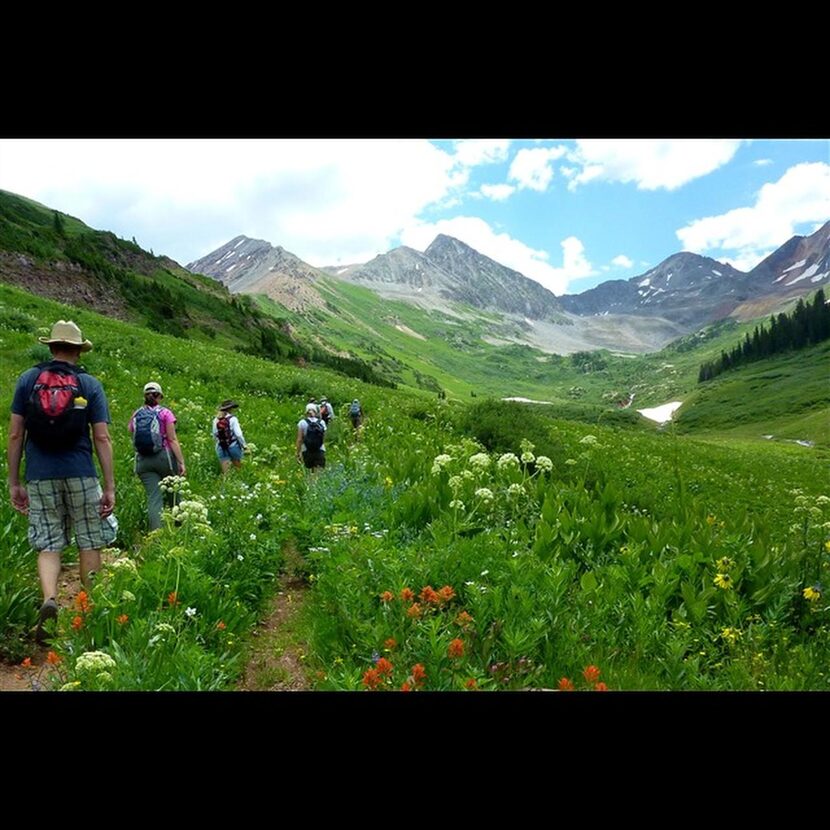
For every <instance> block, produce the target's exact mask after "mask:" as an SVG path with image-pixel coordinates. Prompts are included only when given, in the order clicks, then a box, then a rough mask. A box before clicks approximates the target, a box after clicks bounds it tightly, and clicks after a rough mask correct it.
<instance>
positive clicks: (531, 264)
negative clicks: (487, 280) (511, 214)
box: [401, 216, 597, 295]
mask: <svg viewBox="0 0 830 830" xmlns="http://www.w3.org/2000/svg"><path fill="white" fill-rule="evenodd" d="M439 233H443V234H446V235H447V236H453V237H455V238H456V239H460V240H461V241H462V242H465V243H466V244H467V245H469V246H470V247H472V248H475V249H476V250H477V251H478V252H479V253H482V254H484V255H485V256H488V257H490V259H494V260H496V262H500V263H501V264H502V265H506V266H507V267H508V268H513V269H514V270H516V271H519V272H521V273H522V274H524V275H525V276H526V277H530V278H531V279H534V280H536V281H537V282H540V283H541V284H542V285H544V286H545V288H548V289H549V290H551V291H553V293H554V294H557V295H559V294H564V293H565V292H566V291H567V288H568V282H569V281H570V280H574V279H579V278H580V277H589V276H593V275H595V274H596V273H597V272H596V271H595V270H594V268H593V266H592V265H591V263H590V262H589V261H588V259H587V257H586V256H585V246H584V245H583V244H582V242H581V241H580V240H579V239H577V238H576V237H575V236H570V237H568V238H567V239H564V240H563V241H562V242H561V246H562V266H561V267H555V266H553V265H551V264H550V263H549V262H548V260H549V259H550V256H549V255H548V253H547V252H546V251H540V250H535V249H534V248H531V247H530V246H528V245H525V244H524V243H523V242H521V241H519V240H518V239H514V238H513V237H511V236H510V235H509V234H507V233H499V232H496V231H494V230H493V229H492V228H491V227H490V225H489V224H488V223H487V222H485V221H484V220H483V219H480V218H479V217H477V216H456V217H455V218H453V219H442V220H440V221H438V222H419V223H416V224H413V225H412V226H410V227H408V228H407V229H405V230H404V232H403V233H402V234H401V241H402V242H403V244H404V245H408V246H410V247H411V248H415V249H416V250H419V251H423V250H425V249H426V248H427V247H428V246H429V244H430V243H431V242H432V240H433V239H435V237H436V236H437V235H438V234H439Z"/></svg>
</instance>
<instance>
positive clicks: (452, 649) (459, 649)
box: [447, 637, 464, 658]
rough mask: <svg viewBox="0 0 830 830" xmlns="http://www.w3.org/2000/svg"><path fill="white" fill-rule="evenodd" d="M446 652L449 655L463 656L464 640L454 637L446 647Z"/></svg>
mask: <svg viewBox="0 0 830 830" xmlns="http://www.w3.org/2000/svg"><path fill="white" fill-rule="evenodd" d="M447 654H448V655H449V656H450V657H453V658H455V657H463V656H464V641H463V640H461V639H460V638H458V637H456V638H455V639H454V640H453V641H452V642H451V643H450V646H449V648H448V649H447Z"/></svg>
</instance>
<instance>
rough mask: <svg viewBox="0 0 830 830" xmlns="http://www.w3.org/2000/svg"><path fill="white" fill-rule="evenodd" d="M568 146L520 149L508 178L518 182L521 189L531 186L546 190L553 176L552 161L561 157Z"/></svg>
mask: <svg viewBox="0 0 830 830" xmlns="http://www.w3.org/2000/svg"><path fill="white" fill-rule="evenodd" d="M566 152H567V148H566V147H562V146H560V147H532V148H530V149H523V150H519V152H518V153H516V156H515V158H514V159H513V162H512V164H511V165H510V172H509V173H508V174H507V178H508V179H509V180H510V181H514V182H518V186H519V188H520V189H523V188H529V189H530V190H538V191H540V192H544V191H545V190H547V188H548V185H549V184H550V182H551V179H552V178H553V167H552V165H551V163H550V162H551V161H554V160H555V159H558V158H561V157H562V156H563V155H565V153H566Z"/></svg>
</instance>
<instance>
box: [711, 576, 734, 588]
mask: <svg viewBox="0 0 830 830" xmlns="http://www.w3.org/2000/svg"><path fill="white" fill-rule="evenodd" d="M713 582H714V584H715V585H716V586H717V587H718V588H722V589H723V590H724V591H728V590H729V589H730V588H731V587H732V577H731V576H729V574H722V573H719V574H718V575H717V576H716V577H715V578H714V580H713Z"/></svg>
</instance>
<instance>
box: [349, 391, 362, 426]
mask: <svg viewBox="0 0 830 830" xmlns="http://www.w3.org/2000/svg"><path fill="white" fill-rule="evenodd" d="M349 417H350V418H351V419H352V427H353V428H354V429H357V428H358V427H359V426H360V425H361V424H362V423H363V409H362V407H361V406H360V401H359V400H358V399H357V398H355V399H354V400H353V401H352V403H351V406H349Z"/></svg>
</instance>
